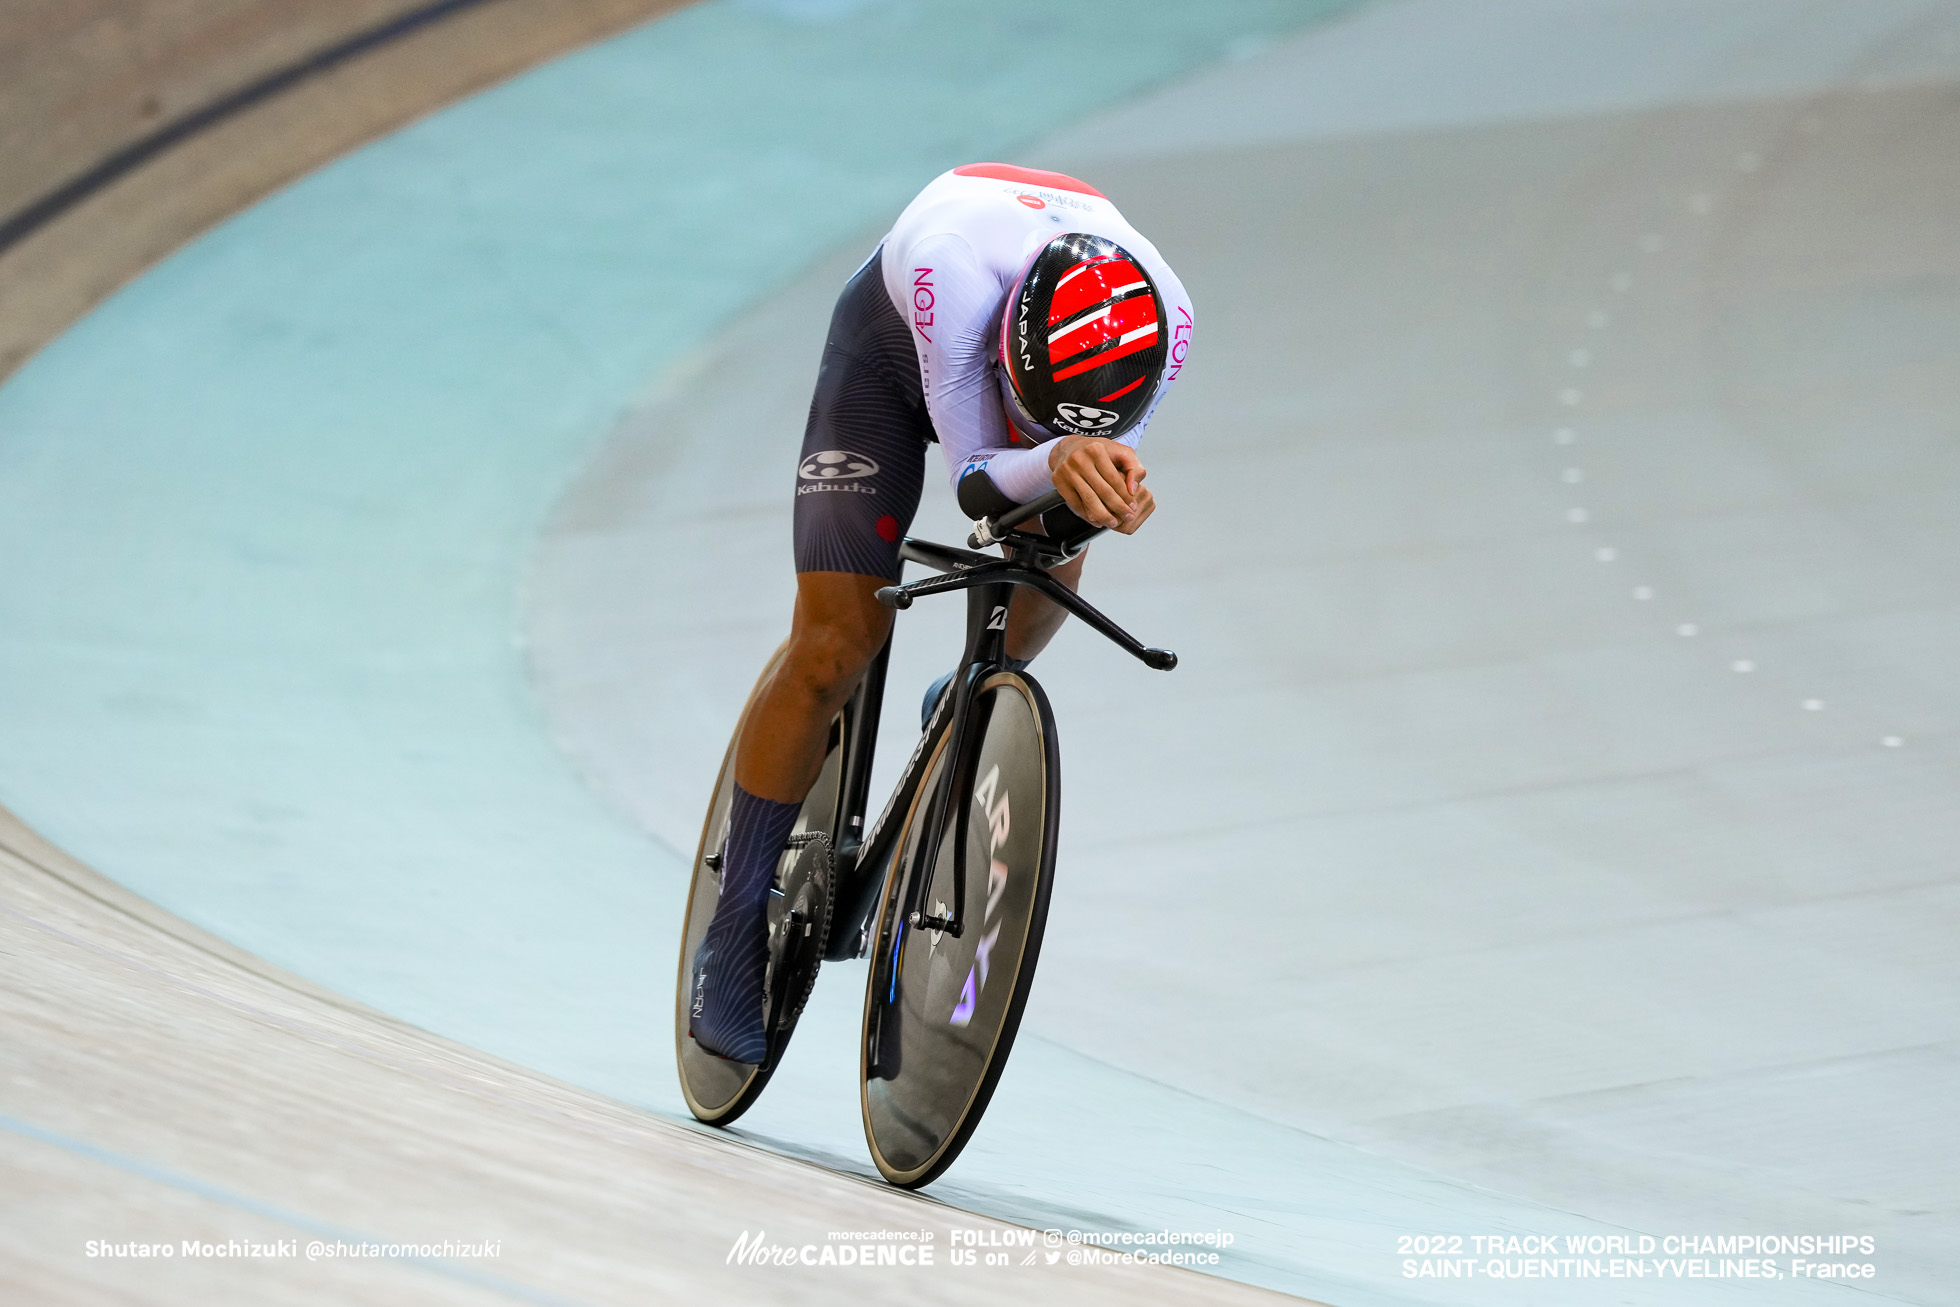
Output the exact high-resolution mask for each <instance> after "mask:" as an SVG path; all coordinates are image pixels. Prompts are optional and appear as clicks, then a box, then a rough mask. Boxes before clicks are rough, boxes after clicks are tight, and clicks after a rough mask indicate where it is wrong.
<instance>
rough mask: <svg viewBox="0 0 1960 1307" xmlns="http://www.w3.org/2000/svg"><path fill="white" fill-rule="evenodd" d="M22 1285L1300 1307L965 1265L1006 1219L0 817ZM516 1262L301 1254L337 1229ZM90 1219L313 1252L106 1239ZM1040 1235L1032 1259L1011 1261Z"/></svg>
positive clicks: (0, 974)
mask: <svg viewBox="0 0 1960 1307" xmlns="http://www.w3.org/2000/svg"><path fill="white" fill-rule="evenodd" d="M0 1029H4V1031H5V1032H6V1033H5V1037H4V1039H0V1175H4V1176H6V1177H7V1182H6V1184H5V1186H4V1189H0V1193H4V1197H0V1211H4V1218H0V1300H4V1301H9V1302H20V1303H28V1302H32V1303H70V1302H73V1303H95V1302H144V1303H196V1304H200V1305H202V1304H212V1303H234V1302H235V1303H265V1302H274V1301H276V1302H280V1303H339V1302H363V1303H382V1302H416V1303H424V1302H429V1303H435V1302H441V1303H447V1302H477V1301H484V1302H492V1301H504V1300H510V1299H515V1300H517V1301H534V1302H575V1303H634V1304H639V1303H646V1302H649V1301H653V1302H659V1301H689V1300H691V1301H716V1302H730V1301H772V1302H775V1301H809V1302H828V1301H840V1300H843V1299H846V1298H848V1299H849V1300H851V1301H853V1302H862V1301H891V1300H898V1299H900V1298H904V1299H906V1300H910V1301H934V1302H947V1303H961V1302H972V1303H981V1302H993V1301H997V1300H999V1299H1000V1298H1001V1297H1002V1296H1003V1295H1004V1294H1006V1293H1008V1292H1012V1293H1013V1294H1014V1295H1015V1296H1017V1297H1024V1298H1029V1299H1030V1300H1035V1301H1063V1300H1066V1301H1069V1302H1071V1303H1081V1304H1092V1303H1102V1302H1108V1303H1126V1302H1137V1301H1175V1302H1188V1303H1242V1302H1243V1303H1253V1302H1260V1301H1274V1302H1278V1301H1292V1300H1290V1299H1283V1298H1282V1297H1281V1295H1277V1294H1270V1293H1267V1292H1264V1291H1262V1290H1257V1289H1251V1288H1247V1287H1246V1286H1243V1285H1239V1284H1235V1283H1232V1282H1230V1281H1226V1280H1219V1279H1214V1278H1212V1277H1209V1276H1201V1275H1194V1274H1190V1273H1185V1272H1179V1271H1167V1270H1160V1269H1156V1268H1145V1267H1096V1268H1089V1267H1071V1266H1069V1265H1068V1264H1067V1262H1066V1261H1063V1262H1061V1263H1059V1264H1057V1265H1055V1266H1053V1267H1050V1266H1046V1265H1039V1266H1037V1267H1034V1268H1026V1269H1024V1268H1022V1267H1020V1266H1019V1265H1015V1266H1012V1267H1008V1268H987V1267H984V1266H981V1267H976V1268H957V1269H956V1268H952V1267H950V1266H948V1265H947V1249H948V1244H949V1236H950V1234H951V1231H953V1230H954V1229H961V1230H978V1231H982V1232H983V1234H982V1235H981V1238H983V1239H986V1238H992V1237H1000V1238H1008V1237H1011V1233H1010V1232H1011V1231H1012V1229H1013V1227H1011V1226H1009V1225H1007V1224H1006V1223H1004V1222H1000V1221H992V1220H988V1219H986V1218H983V1217H975V1216H971V1215H968V1214H966V1213H963V1212H958V1211H956V1210H953V1209H950V1208H946V1207H943V1206H941V1205H939V1204H937V1203H934V1202H932V1201H930V1200H929V1199H925V1198H921V1197H917V1196H915V1195H911V1194H905V1193H900V1192H898V1191H896V1190H892V1189H887V1188H885V1187H883V1186H882V1185H878V1184H875V1183H872V1182H869V1181H865V1180H861V1179H858V1178H856V1177H852V1176H844V1175H838V1174H835V1173H833V1172H830V1171H827V1170H824V1169H823V1168H821V1167H817V1166H814V1165H811V1164H808V1163H805V1162H800V1161H796V1160H794V1159H790V1158H785V1157H782V1156H779V1155H777V1154H774V1153H770V1152H766V1151H763V1150H761V1149H757V1148H751V1147H748V1146H745V1145H743V1144H742V1143H741V1142H740V1141H738V1140H734V1139H731V1138H730V1137H728V1136H721V1135H714V1134H711V1133H709V1132H708V1131H706V1130H702V1129H695V1128H690V1127H688V1126H686V1125H682V1124H679V1123H676V1122H672V1121H669V1120H666V1119H663V1118H660V1117H654V1116H650V1115H648V1114H646V1113H644V1112H638V1111H634V1110H632V1109H630V1108H627V1107H624V1106H621V1105H620V1104H617V1103H614V1102H610V1101H608V1100H606V1099H604V1098H601V1097H599V1096H598V1095H595V1094H590V1093H586V1092H584V1091H582V1090H578V1089H574V1088H571V1087H569V1086H567V1085H564V1084H560V1083H558V1082H556V1081H553V1080H550V1079H548V1078H546V1077H543V1076H539V1075H536V1074H534V1073H531V1072H528V1071H525V1070H523V1069H521V1068H518V1067H514V1066H510V1065H508V1064H505V1063H501V1062H498V1061H496V1060H495V1059H492V1058H489V1057H486V1056H484V1055H482V1054H479V1053H476V1052H473V1051H472V1050H470V1049H467V1048H463V1047H460V1046H458V1045H455V1044H452V1043H449V1042H447V1041H444V1040H441V1039H437V1038H435V1037H434V1036H431V1035H428V1034H425V1033H423V1032H421V1031H419V1030H415V1029H413V1028H411V1027H408V1026H405V1025H403V1024H401V1023H400V1022H397V1021H394V1020H392V1019H390V1018H388V1017H386V1016H384V1015H382V1014H380V1013H376V1012H373V1011H369V1010H366V1009H363V1008H361V1007H359V1006H357V1005H354V1004H350V1003H348V1002H346V1001H345V1000H341V999H337V998H335V997H334V996H333V995H330V994H326V993H323V992H321V991H319V990H317V989H314V988H313V987H311V986H309V985H307V984H306V983H304V982H303V981H300V980H297V979H295V978H293V977H291V976H288V975H285V974H283V973H280V972H278V971H276V970H275V969H273V968H270V967H267V966H266V965H265V964H263V963H261V962H259V961H257V960H256V959H254V958H251V957H249V956H247V955H244V954H241V953H239V952H238V951H237V950H235V949H233V948H231V947H230V946H228V945H226V944H224V943H222V942H221V941H218V940H215V939H213V938H211V937H209V936H207V935H204V934H203V933H202V932H199V931H197V930H195V929H194V928H192V927H190V926H187V925H186V924H184V923H183V922H181V921H178V920H177V919H175V918H173V917H171V916H169V915H168V914H166V913H163V912H160V911H159V910H157V909H156V908H155V907H153V906H152V905H150V904H147V903H145V902H144V901H142V900H141V899H139V898H136V897H135V896H133V895H131V894H129V893H128V892H127V891H124V890H122V889H120V888H119V887H118V886H116V885H114V884H113V883H111V882H109V881H107V880H105V879H103V878H102V877H100V876H98V875H96V874H95V873H93V872H91V871H89V870H88V869H87V868H86V867H83V866H81V865H80V864H78V863H76V862H75V861H74V860H73V859H70V858H68V857H66V856H65V855H63V854H61V853H60V852H59V851H58V850H56V849H54V848H52V847H50V846H49V845H47V844H46V843H45V842H44V841H42V840H40V839H39V838H38V837H36V836H35V835H34V834H33V833H32V832H31V831H29V830H27V829H26V828H25V827H24V826H23V825H22V824H21V823H20V822H19V821H18V820H17V819H16V818H14V817H13V815H12V814H10V813H7V812H5V811H4V810H0ZM864 1230H898V1231H905V1230H930V1231H933V1232H934V1236H935V1239H934V1242H935V1244H936V1258H935V1264H934V1265H933V1266H932V1267H931V1268H906V1267H876V1268H853V1269H852V1270H850V1271H843V1270H842V1269H841V1268H822V1269H821V1270H818V1269H814V1268H805V1267H800V1266H799V1267H787V1268H775V1267H756V1266H748V1267H738V1266H730V1265H729V1264H728V1262H727V1258H728V1255H729V1252H730V1249H731V1247H732V1246H733V1244H734V1241H735V1240H736V1239H737V1238H738V1237H740V1236H742V1235H743V1234H744V1233H750V1232H762V1231H767V1235H768V1240H769V1242H771V1243H783V1244H794V1245H799V1246H800V1245H803V1244H815V1245H818V1246H820V1247H821V1246H824V1245H826V1244H832V1243H834V1242H835V1241H833V1240H832V1239H831V1238H830V1232H832V1231H864ZM335 1232H345V1234H342V1235H341V1236H340V1237H342V1238H345V1239H350V1240H351V1239H352V1238H354V1237H356V1236H359V1237H365V1238H368V1239H373V1240H377V1241H402V1242H420V1241H440V1240H444V1239H451V1240H458V1241H465V1242H473V1241H493V1242H495V1243H497V1245H498V1255H497V1256H495V1257H476V1258H469V1257H458V1258H450V1259H437V1260H436V1261H434V1262H430V1263H415V1262H409V1261H404V1260H399V1259H367V1260H342V1261H335V1260H327V1259H322V1260H319V1261H311V1260H308V1259H307V1258H306V1256H305V1251H304V1250H305V1248H306V1246H307V1244H308V1243H309V1242H310V1241H311V1240H312V1239H314V1238H320V1237H324V1238H325V1239H329V1240H331V1239H333V1238H334V1237H335ZM90 1239H105V1240H110V1241H114V1242H124V1241H129V1240H139V1241H167V1242H169V1243H171V1244H173V1245H175V1246H179V1247H181V1241H183V1240H186V1239H190V1240H197V1241H203V1242H210V1243H213V1244H221V1243H225V1242H226V1241H229V1240H237V1241H240V1242H248V1243H249V1242H260V1243H268V1244H276V1243H277V1242H278V1241H280V1240H292V1241H295V1247H296V1253H295V1255H293V1256H288V1257H280V1258H270V1259H261V1260H237V1261H233V1260H229V1259H220V1258H210V1259H195V1258H184V1257H181V1256H179V1257H175V1258H172V1259H170V1260H168V1261H161V1260H141V1259H108V1258H101V1257H96V1258H91V1257H89V1256H88V1255H87V1251H86V1245H87V1241H88V1240H90ZM1023 1255H1024V1254H1022V1253H1016V1254H1015V1261H1016V1262H1017V1263H1018V1262H1019V1260H1020V1259H1021V1257H1022V1256H1023Z"/></svg>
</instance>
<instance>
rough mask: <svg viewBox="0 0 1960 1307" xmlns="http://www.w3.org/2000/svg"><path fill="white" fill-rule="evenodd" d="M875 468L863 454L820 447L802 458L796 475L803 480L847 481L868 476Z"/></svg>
mask: <svg viewBox="0 0 1960 1307" xmlns="http://www.w3.org/2000/svg"><path fill="white" fill-rule="evenodd" d="M877 470H878V465H877V464H876V463H875V462H873V461H872V460H871V459H868V458H866V457H865V456H864V455H863V454H853V453H852V452H851V451H850V450H848V449H820V450H818V451H817V452H816V453H814V454H812V455H810V456H809V457H808V458H806V459H804V460H803V463H802V465H801V466H799V467H798V468H797V469H796V475H797V476H798V477H800V478H802V479H803V480H805V481H848V480H851V479H852V478H854V477H868V476H870V475H872V474H873V473H874V472H876V471H877Z"/></svg>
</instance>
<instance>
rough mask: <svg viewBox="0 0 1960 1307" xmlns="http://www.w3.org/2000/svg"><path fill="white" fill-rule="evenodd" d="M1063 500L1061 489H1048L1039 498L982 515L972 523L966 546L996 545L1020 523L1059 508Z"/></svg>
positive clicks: (980, 547)
mask: <svg viewBox="0 0 1960 1307" xmlns="http://www.w3.org/2000/svg"><path fill="white" fill-rule="evenodd" d="M1063 502H1064V501H1063V499H1062V492H1061V491H1059V490H1050V491H1049V492H1048V493H1047V494H1045V495H1043V496H1042V497H1041V498H1039V499H1030V500H1029V501H1028V502H1027V503H1025V504H1022V505H1021V506H1020V507H1019V508H1010V509H1008V510H1007V511H1006V512H1005V513H1001V514H999V515H997V516H995V517H983V518H981V519H980V520H979V521H977V522H975V523H974V524H973V534H972V535H971V536H969V537H968V538H967V542H966V543H967V546H968V547H969V548H972V549H985V548H986V547H987V546H988V545H997V544H999V543H1000V542H1001V541H1002V540H1004V539H1005V538H1006V536H1007V533H1008V532H1009V531H1012V530H1013V529H1014V528H1015V527H1017V526H1019V525H1021V523H1023V522H1025V521H1027V520H1028V519H1030V518H1035V517H1040V516H1041V515H1042V514H1043V513H1046V512H1047V511H1048V510H1049V509H1051V508H1060V507H1061V506H1062V504H1063Z"/></svg>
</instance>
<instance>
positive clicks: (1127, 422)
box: [1000, 232, 1167, 436]
mask: <svg viewBox="0 0 1960 1307" xmlns="http://www.w3.org/2000/svg"><path fill="white" fill-rule="evenodd" d="M1163 322H1164V303H1163V297H1162V296H1160V295H1159V294H1158V293H1157V287H1156V286H1155V284H1153V283H1152V282H1151V280H1150V274H1149V273H1147V272H1145V271H1144V270H1143V267H1142V265H1140V264H1139V263H1138V262H1137V261H1136V260H1135V259H1133V258H1131V257H1130V255H1129V252H1128V251H1127V250H1125V249H1124V248H1123V247H1122V246H1120V245H1118V244H1117V243H1116V242H1115V241H1111V240H1105V239H1104V238H1103V237H1101V236H1089V235H1085V234H1084V233H1082V232H1070V233H1068V234H1067V235H1063V236H1057V237H1056V238H1055V239H1054V240H1052V241H1049V242H1048V244H1046V245H1044V246H1043V247H1042V248H1041V249H1040V250H1038V251H1036V252H1035V256H1034V258H1033V259H1032V260H1030V261H1029V263H1028V266H1027V269H1026V270H1025V271H1024V272H1022V274H1021V279H1020V280H1019V281H1018V282H1016V283H1015V284H1014V289H1013V290H1011V291H1009V292H1008V295H1007V304H1006V306H1005V307H1004V308H1003V310H1002V313H1001V323H1000V366H1001V370H1002V372H1003V373H1004V374H1005V376H1006V378H1007V383H1008V384H1007V386H1006V390H1007V391H1008V393H1009V395H1010V396H1011V397H1012V399H1013V401H1014V403H1015V405H1016V406H1017V407H1019V408H1020V410H1021V416H1022V417H1024V418H1026V419H1027V420H1028V421H1030V422H1032V423H1034V424H1036V425H1037V426H1039V427H1042V428H1044V429H1046V430H1047V431H1049V432H1050V433H1052V434H1053V435H1057V436H1072V435H1081V436H1120V435H1122V434H1123V433H1124V432H1125V431H1127V430H1129V429H1130V428H1131V427H1133V426H1135V425H1136V424H1137V423H1138V422H1139V421H1140V420H1142V418H1143V415H1144V414H1145V413H1148V412H1149V411H1150V401H1151V400H1152V399H1153V398H1154V397H1155V396H1156V393H1157V383H1158V379H1159V378H1160V377H1161V376H1162V375H1163V371H1164V356H1165V352H1166V349H1167V346H1166V344H1165V340H1164V334H1165V333H1164V331H1163Z"/></svg>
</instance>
